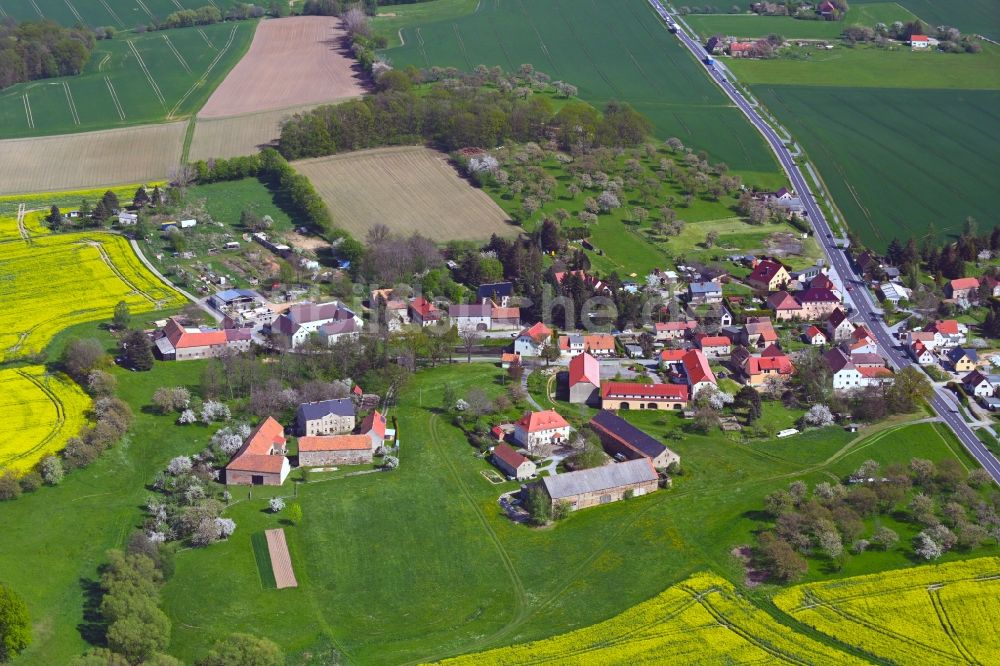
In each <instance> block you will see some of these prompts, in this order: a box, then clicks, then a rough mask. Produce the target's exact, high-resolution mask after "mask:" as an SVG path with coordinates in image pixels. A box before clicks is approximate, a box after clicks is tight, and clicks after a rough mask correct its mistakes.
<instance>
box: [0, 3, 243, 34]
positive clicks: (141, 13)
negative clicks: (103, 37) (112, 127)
mask: <svg viewBox="0 0 1000 666" xmlns="http://www.w3.org/2000/svg"><path fill="white" fill-rule="evenodd" d="M235 3H236V0H217V1H215V2H212V1H210V0H0V18H2V17H4V16H10V17H12V18H14V19H16V20H17V21H38V20H41V19H43V18H45V19H48V20H50V21H55V22H56V23H60V24H62V25H66V26H71V25H75V24H77V23H83V24H85V25H89V26H91V27H97V26H112V27H114V28H117V29H119V30H128V29H132V28H134V27H135V26H137V25H139V24H148V23H151V22H152V21H154V20H162V19H164V18H165V17H166V16H167V15H168V14H171V13H173V12H176V11H177V10H178V9H182V8H183V9H198V8H199V7H204V6H205V5H215V6H216V7H218V8H219V9H220V10H222V11H223V12H225V10H226V8H228V7H229V6H230V5H233V4H235Z"/></svg>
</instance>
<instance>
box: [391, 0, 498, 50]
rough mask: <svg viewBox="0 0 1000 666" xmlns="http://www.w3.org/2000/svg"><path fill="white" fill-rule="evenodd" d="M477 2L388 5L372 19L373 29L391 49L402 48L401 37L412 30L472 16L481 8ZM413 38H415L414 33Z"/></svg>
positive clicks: (439, 0) (445, 0) (444, 0)
mask: <svg viewBox="0 0 1000 666" xmlns="http://www.w3.org/2000/svg"><path fill="white" fill-rule="evenodd" d="M479 4H480V3H479V2H477V0H433V1H432V2H418V3H413V4H398V5H387V6H385V7H384V8H383V9H381V10H380V11H379V13H378V14H377V15H376V16H375V18H373V19H372V29H373V30H374V31H375V34H377V35H383V36H384V37H385V38H386V39H387V40H389V48H393V47H396V46H402V45H403V42H400V35H401V34H402V31H403V30H404V29H406V28H412V27H414V26H419V25H422V24H424V23H430V22H432V21H447V20H449V19H455V18H459V17H461V16H465V15H466V14H471V13H473V12H474V11H476V10H477V9H478V8H479ZM410 34H411V38H415V37H413V33H410Z"/></svg>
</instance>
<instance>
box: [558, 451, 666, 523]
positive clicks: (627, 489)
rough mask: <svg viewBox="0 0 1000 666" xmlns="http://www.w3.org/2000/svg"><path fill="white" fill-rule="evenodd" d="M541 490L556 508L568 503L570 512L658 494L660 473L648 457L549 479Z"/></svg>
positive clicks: (567, 473)
mask: <svg viewBox="0 0 1000 666" xmlns="http://www.w3.org/2000/svg"><path fill="white" fill-rule="evenodd" d="M541 487H542V489H543V490H544V491H545V494H546V495H548V497H549V500H550V501H551V502H552V506H553V507H554V506H555V504H556V503H557V502H565V503H566V504H567V505H568V506H569V509H570V510H571V511H576V510H578V509H584V508H587V507H591V506H598V505H600V504H608V503H610V502H617V501H619V500H623V499H625V497H626V495H630V496H632V497H639V496H641V495H645V494H647V493H652V492H656V490H657V489H658V488H659V474H658V473H657V471H656V468H655V467H654V466H653V461H652V460H650V459H649V458H645V457H643V458H637V459H635V460H626V461H625V462H620V463H614V464H609V465H602V466H601V467H594V468H592V469H583V470H579V471H577V472H566V473H564V474H556V475H554V476H546V477H545V478H543V479H542V480H541Z"/></svg>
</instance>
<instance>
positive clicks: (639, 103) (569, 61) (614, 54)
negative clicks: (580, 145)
mask: <svg viewBox="0 0 1000 666" xmlns="http://www.w3.org/2000/svg"><path fill="white" fill-rule="evenodd" d="M402 35H403V38H404V41H405V45H404V46H401V47H398V48H393V49H389V50H387V51H386V52H385V53H386V55H387V56H388V57H389V58H390V59H391V60H392V61H393V63H394V64H395V65H396V66H397V67H399V66H405V65H414V66H416V67H429V66H432V65H436V66H442V67H446V66H453V67H458V68H461V69H464V70H471V69H473V68H474V67H475V66H476V65H479V64H484V65H488V66H500V67H502V68H504V69H506V70H516V69H518V67H520V66H521V64H523V63H530V64H532V65H534V67H535V68H536V69H538V70H540V71H543V72H545V73H547V74H549V75H550V76H552V78H553V79H561V80H564V81H567V82H569V83H572V84H573V85H575V86H577V87H578V88H579V93H580V97H582V98H583V99H584V100H586V101H588V102H591V103H592V104H594V105H596V106H598V107H602V106H603V105H604V104H605V103H606V102H607V101H609V100H612V99H617V100H621V101H626V102H629V103H630V104H632V105H633V106H634V107H635V108H636V109H638V110H639V111H641V112H642V113H644V114H646V115H647V116H648V117H649V118H650V120H651V121H652V122H653V125H654V129H655V133H656V135H657V136H659V137H660V138H667V137H669V136H677V137H679V138H681V139H682V140H683V141H684V143H685V144H686V145H690V146H692V147H694V148H696V149H702V150H705V151H707V152H708V153H709V154H710V155H711V156H712V159H713V161H722V162H725V163H727V164H728V165H729V167H730V168H731V169H733V170H735V171H740V172H767V173H774V172H776V171H777V165H776V162H775V159H774V157H773V156H772V155H771V153H770V152H769V151H768V150H767V148H766V146H765V144H764V142H763V140H762V139H761V138H760V136H758V135H757V133H756V132H755V131H754V130H753V129H752V128H751V127H750V125H749V123H747V122H746V120H745V119H744V118H743V116H742V115H741V114H740V113H739V111H738V110H736V108H735V107H733V106H731V105H730V104H729V103H728V101H727V100H726V99H725V98H724V97H723V95H722V93H721V91H719V90H718V89H716V88H715V86H714V85H713V84H712V82H711V81H710V80H709V79H708V77H707V76H706V75H705V74H704V73H703V72H702V71H701V66H700V65H699V64H698V63H697V62H695V60H694V59H693V58H692V57H691V55H690V54H689V53H687V52H686V51H685V50H684V49H683V47H682V46H681V45H680V43H679V41H678V40H677V39H676V38H675V37H674V36H673V35H671V34H670V33H668V32H667V30H666V28H665V27H664V25H663V23H662V22H661V21H660V20H659V19H658V18H657V17H656V15H655V14H654V13H653V11H652V10H651V9H650V7H649V5H648V3H647V2H645V0H623V1H622V2H597V1H594V0H590V1H583V2H570V1H569V0H532V1H530V2H528V1H525V0H514V1H510V2H482V3H479V4H478V5H477V10H476V12H475V13H473V14H469V15H466V16H462V17H459V18H453V19H448V20H438V21H431V22H429V23H425V24H421V25H419V26H415V27H405V28H403V29H402Z"/></svg>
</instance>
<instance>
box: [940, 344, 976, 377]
mask: <svg viewBox="0 0 1000 666" xmlns="http://www.w3.org/2000/svg"><path fill="white" fill-rule="evenodd" d="M945 355H946V356H947V358H948V365H949V366H950V367H951V371H952V372H971V371H973V370H975V369H976V364H977V363H979V356H978V355H977V354H976V350H974V349H963V348H962V347H953V348H951V349H949V350H948V351H947V352H945Z"/></svg>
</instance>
